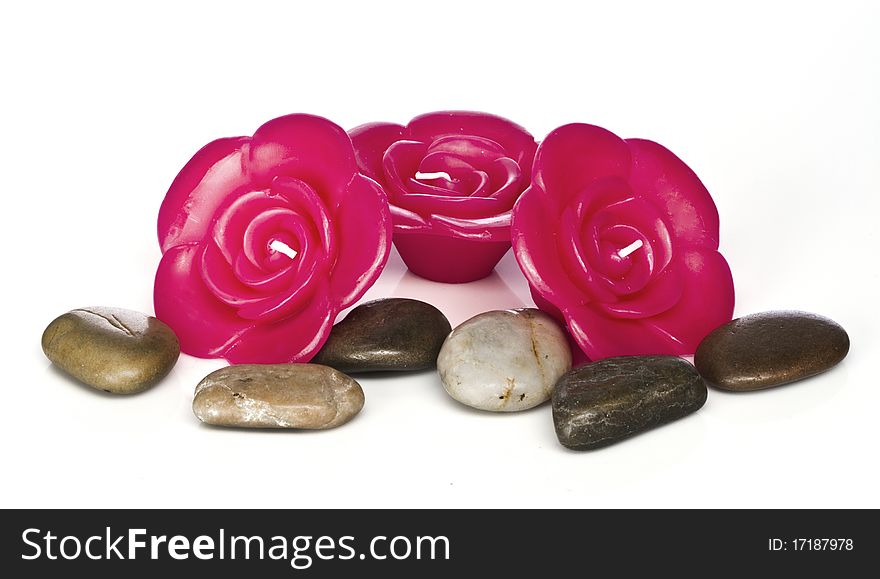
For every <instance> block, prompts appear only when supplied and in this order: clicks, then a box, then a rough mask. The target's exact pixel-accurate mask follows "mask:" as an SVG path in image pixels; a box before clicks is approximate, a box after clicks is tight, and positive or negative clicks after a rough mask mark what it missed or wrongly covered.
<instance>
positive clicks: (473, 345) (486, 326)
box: [437, 309, 571, 412]
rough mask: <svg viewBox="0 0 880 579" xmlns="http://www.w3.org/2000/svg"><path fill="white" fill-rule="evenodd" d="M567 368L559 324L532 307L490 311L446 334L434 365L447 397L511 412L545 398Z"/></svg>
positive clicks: (566, 347)
mask: <svg viewBox="0 0 880 579" xmlns="http://www.w3.org/2000/svg"><path fill="white" fill-rule="evenodd" d="M569 368H571V349H570V348H569V345H568V341H567V340H566V337H565V333H564V331H563V330H562V328H561V327H560V326H559V324H558V323H557V322H556V321H555V320H554V319H553V318H551V317H550V316H548V315H547V314H545V313H544V312H542V311H540V310H536V309H521V310H504V311H492V312H485V313H482V314H479V315H477V316H475V317H473V318H471V319H469V320H468V321H466V322H464V323H463V324H461V325H460V326H458V327H457V328H455V330H453V332H452V333H451V334H450V335H449V337H448V338H447V339H446V342H444V344H443V348H442V349H441V350H440V356H439V357H438V359H437V370H438V372H439V373H440V379H441V381H442V382H443V387H444V388H445V389H446V392H448V393H449V395H450V396H452V397H453V398H455V399H456V400H458V401H459V402H461V403H462V404H467V405H468V406H472V407H474V408H479V409H480V410H490V411H495V412H513V411H517V410H526V409H528V408H532V407H534V406H537V405H538V404H541V403H543V402H546V401H547V400H548V399H549V398H550V394H551V392H552V391H553V385H554V384H555V383H556V380H557V379H558V378H559V377H560V376H561V375H562V374H564V373H565V372H566V371H568V369H569Z"/></svg>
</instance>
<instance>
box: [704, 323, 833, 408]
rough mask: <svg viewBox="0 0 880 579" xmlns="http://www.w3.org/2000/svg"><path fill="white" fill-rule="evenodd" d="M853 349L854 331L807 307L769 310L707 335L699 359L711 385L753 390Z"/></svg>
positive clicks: (811, 370)
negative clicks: (793, 309)
mask: <svg viewBox="0 0 880 579" xmlns="http://www.w3.org/2000/svg"><path fill="white" fill-rule="evenodd" d="M848 351H849V336H848V335H847V333H846V330H844V329H843V328H842V327H841V326H840V324H838V323H836V322H834V321H833V320H829V319H828V318H825V317H822V316H818V315H816V314H810V313H806V312H797V311H776V312H764V313H760V314H753V315H750V316H744V317H742V318H739V319H736V320H733V321H732V322H728V323H727V324H724V325H723V326H721V327H720V328H718V329H716V330H715V331H713V332H712V333H711V334H709V335H708V336H706V338H705V339H704V340H703V341H702V343H701V344H700V346H699V347H698V348H697V352H696V354H695V355H694V364H695V365H696V367H697V370H698V371H699V372H700V374H702V375H703V378H705V379H706V382H707V383H708V384H710V385H711V386H714V387H716V388H720V389H722V390H732V391H736V392H747V391H750V390H761V389H764V388H771V387H773V386H779V385H781V384H788V383H789V382H794V381H796V380H801V379H803V378H808V377H810V376H815V375H816V374H819V373H821V372H824V371H825V370H828V369H829V368H831V367H833V366H834V365H836V364H837V363H838V362H840V361H841V360H843V359H844V358H845V357H846V354H847V352H848Z"/></svg>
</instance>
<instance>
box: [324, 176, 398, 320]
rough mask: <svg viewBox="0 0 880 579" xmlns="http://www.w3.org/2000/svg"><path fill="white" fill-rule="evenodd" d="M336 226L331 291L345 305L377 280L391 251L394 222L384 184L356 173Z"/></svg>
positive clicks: (341, 304)
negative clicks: (383, 187)
mask: <svg viewBox="0 0 880 579" xmlns="http://www.w3.org/2000/svg"><path fill="white" fill-rule="evenodd" d="M377 216H378V219H379V221H378V223H377ZM335 228H336V235H337V243H338V253H337V255H338V257H337V261H336V263H335V264H334V266H333V277H332V278H331V280H330V294H331V296H332V299H333V301H334V302H338V303H339V304H340V305H339V309H343V308H346V307H348V306H349V305H351V304H353V303H354V302H355V301H357V300H358V299H360V297H361V296H362V295H363V294H364V292H366V291H367V288H369V287H370V286H371V285H372V284H373V282H374V281H376V278H377V277H379V273H381V271H382V268H384V267H385V262H387V261H388V255H389V254H390V252H391V235H392V223H391V218H390V215H389V212H388V201H387V199H386V198H385V195H384V193H383V192H382V188H381V187H380V186H379V185H378V184H377V183H376V182H375V181H373V180H372V179H368V178H367V177H364V176H362V175H358V176H357V177H355V178H354V180H353V181H352V182H351V183H350V184H349V191H348V195H347V197H346V202H345V204H344V205H343V206H341V207H340V212H339V214H338V215H337V221H336V223H335ZM368 233H369V234H371V235H372V236H373V237H368V236H367V234H368Z"/></svg>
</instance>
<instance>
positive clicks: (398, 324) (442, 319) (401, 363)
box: [312, 298, 452, 373]
mask: <svg viewBox="0 0 880 579" xmlns="http://www.w3.org/2000/svg"><path fill="white" fill-rule="evenodd" d="M451 331H452V327H451V326H450V325H449V320H448V319H446V316H444V315H443V312H441V311H440V310H438V309H437V308H435V307H434V306H432V305H431V304H427V303H425V302H422V301H419V300H412V299H406V298H389V299H382V300H376V301H372V302H367V303H365V304H362V305H359V306H358V307H356V308H354V309H353V310H351V312H349V314H348V315H347V316H346V317H345V319H344V320H342V321H341V322H339V323H338V324H336V325H335V326H333V330H332V331H331V332H330V337H329V338H328V339H327V342H326V343H325V344H324V346H323V347H322V348H321V350H320V351H319V352H318V353H317V354H316V355H315V357H314V358H313V359H312V363H314V364H323V365H325V366H330V367H331V368H336V369H337V370H339V371H340V372H346V373H357V372H380V371H415V370H426V369H428V368H434V367H435V366H436V365H437V355H438V354H439V353H440V348H441V346H443V341H444V340H445V339H446V336H448V335H449V332H451Z"/></svg>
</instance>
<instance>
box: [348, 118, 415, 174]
mask: <svg viewBox="0 0 880 579" xmlns="http://www.w3.org/2000/svg"><path fill="white" fill-rule="evenodd" d="M405 131H406V129H405V128H404V127H403V126H401V125H396V124H394V123H367V124H365V125H361V126H359V127H355V128H354V129H352V130H350V131H349V132H348V136H349V137H351V142H352V144H353V145H354V150H355V158H356V159H357V164H358V167H359V168H360V171H361V173H363V174H364V175H366V176H367V177H369V178H370V179H373V180H375V181H378V182H381V181H382V171H383V170H382V157H383V156H384V155H385V151H387V150H388V147H390V146H391V145H392V144H394V143H395V142H397V141H402V140H405V138H404V133H405Z"/></svg>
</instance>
